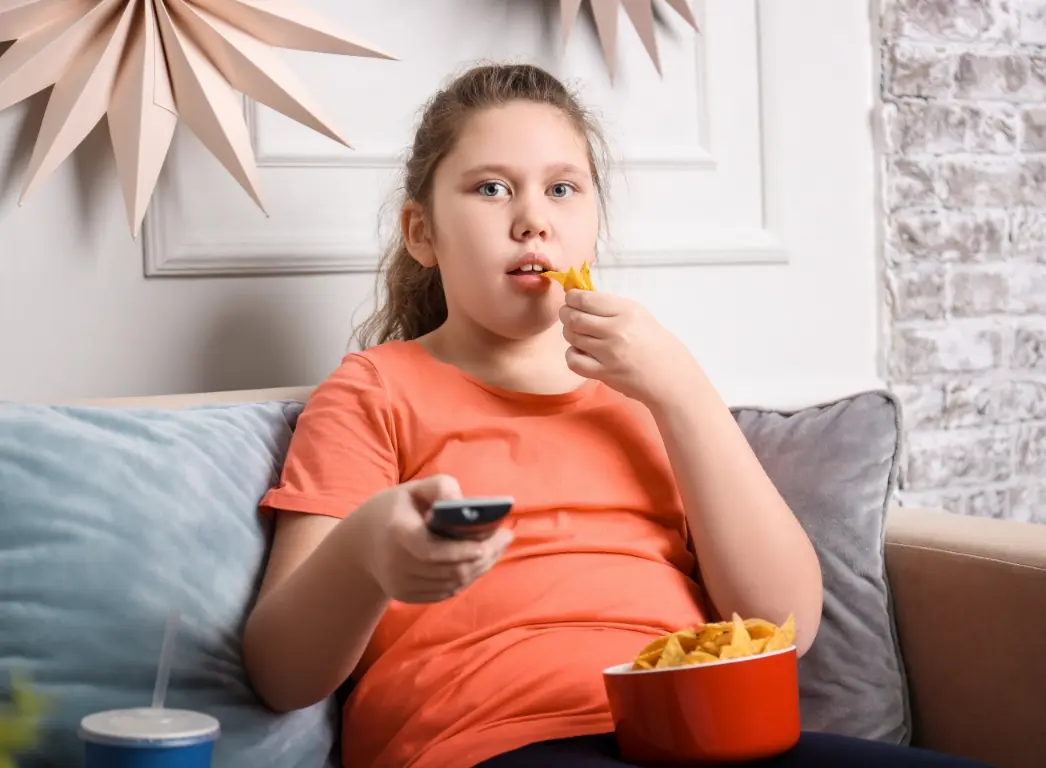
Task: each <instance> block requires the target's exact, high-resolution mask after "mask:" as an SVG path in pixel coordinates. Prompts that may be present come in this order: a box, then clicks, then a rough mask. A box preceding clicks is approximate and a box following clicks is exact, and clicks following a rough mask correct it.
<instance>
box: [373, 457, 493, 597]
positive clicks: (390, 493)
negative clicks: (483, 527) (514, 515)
mask: <svg viewBox="0 0 1046 768" xmlns="http://www.w3.org/2000/svg"><path fill="white" fill-rule="evenodd" d="M460 498H461V488H460V487H459V486H458V483H457V481H456V480H455V479H454V478H452V477H448V476H445V475H436V476H432V477H426V478H424V479H421V480H413V481H410V482H406V483H401V484H400V485H396V486H393V487H392V488H389V489H387V490H385V491H382V492H381V493H379V494H377V495H376V496H374V497H372V498H371V499H369V500H368V501H367V502H366V503H364V504H363V505H362V506H361V507H360V508H359V509H358V510H357V511H356V512H355V513H354V515H361V514H362V515H364V516H365V518H364V524H365V530H366V531H367V534H368V537H369V541H368V542H367V546H366V547H365V551H366V553H367V558H366V562H365V563H364V566H365V567H366V569H367V572H368V573H369V574H370V575H371V576H372V577H373V579H374V580H375V581H376V582H377V584H378V586H379V587H380V588H381V589H382V591H383V592H384V593H385V595H387V596H388V597H389V598H390V599H392V600H398V601H400V602H403V603H435V602H439V601H441V600H446V599H447V598H449V597H452V596H454V595H456V594H457V593H458V592H460V591H461V590H463V589H465V588H466V587H467V586H469V585H470V584H472V582H474V581H475V580H476V579H478V578H479V577H480V576H482V575H483V574H484V573H486V572H487V571H489V570H490V569H491V568H492V567H493V566H494V564H495V563H496V562H497V561H498V560H499V559H500V557H501V555H502V553H504V551H505V549H506V548H507V547H508V545H509V544H510V543H511V541H512V533H511V532H510V531H509V530H508V529H504V528H502V529H499V530H498V531H497V532H496V533H495V534H494V535H492V536H491V537H490V538H488V539H485V540H483V541H470V540H451V539H442V538H439V537H436V536H433V535H432V534H431V533H430V532H429V530H428V527H427V526H426V525H425V515H426V514H428V512H429V510H430V508H431V507H432V505H433V503H435V502H436V501H439V500H441V499H460Z"/></svg>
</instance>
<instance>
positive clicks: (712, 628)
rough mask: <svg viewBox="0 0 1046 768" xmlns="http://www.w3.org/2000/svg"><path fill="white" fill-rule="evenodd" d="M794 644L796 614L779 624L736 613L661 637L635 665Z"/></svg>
mask: <svg viewBox="0 0 1046 768" xmlns="http://www.w3.org/2000/svg"><path fill="white" fill-rule="evenodd" d="M794 644H795V617H794V616H791V615H789V617H788V619H787V620H786V621H785V623H784V624H782V625H781V626H780V627H778V626H777V625H776V624H772V623H770V622H769V621H766V620H764V619H747V620H742V619H741V617H740V616H738V615H737V614H736V613H735V614H734V616H733V620H732V621H719V622H715V623H713V624H705V625H704V626H702V627H699V628H694V629H683V630H680V631H679V632H673V633H672V634H670V635H666V636H664V637H659V638H658V639H657V640H655V641H654V642H652V643H650V645H648V646H647V647H646V648H644V649H643V650H642V651H641V652H640V654H639V655H638V656H636V658H635V661H633V662H632V669H633V670H641V669H663V668H665V667H683V666H687V665H690V664H710V663H712V662H716V661H725V660H726V659H740V658H744V657H746V656H758V655H759V654H763V653H771V652H772V651H783V650H784V649H785V648H788V647H790V646H792V645H794Z"/></svg>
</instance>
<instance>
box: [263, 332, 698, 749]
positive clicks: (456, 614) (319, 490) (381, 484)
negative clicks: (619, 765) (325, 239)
mask: <svg viewBox="0 0 1046 768" xmlns="http://www.w3.org/2000/svg"><path fill="white" fill-rule="evenodd" d="M438 473H446V474H449V475H452V476H454V477H456V478H457V480H458V482H459V483H460V484H461V489H462V491H463V492H464V493H465V495H466V496H502V495H509V496H513V497H515V500H516V503H515V506H514V508H513V510H512V512H511V514H510V516H509V517H508V518H507V520H506V523H505V524H506V525H508V526H510V527H511V528H512V529H513V531H514V533H515V540H514V541H513V543H512V545H511V546H510V547H509V549H508V550H507V552H506V553H505V555H504V557H503V558H502V560H501V561H500V562H499V563H498V564H497V565H496V566H495V567H494V568H493V569H491V570H490V571H489V572H488V573H486V574H485V575H484V576H482V577H481V578H480V579H478V580H477V581H476V582H475V583H473V584H472V585H471V586H470V587H469V588H468V589H466V590H464V591H463V592H461V593H460V594H459V595H457V596H455V597H453V598H451V599H449V600H447V601H445V602H442V603H436V604H431V605H423V606H419V605H406V604H402V603H393V604H392V605H391V606H390V607H389V609H388V611H387V612H386V614H385V616H384V617H383V619H382V620H381V622H380V624H379V626H378V629H377V631H376V632H375V634H374V637H373V639H372V640H371V642H370V645H369V647H368V649H367V651H366V653H365V654H364V656H363V658H362V660H361V662H360V664H359V667H358V668H357V670H356V672H355V673H354V678H356V679H357V681H358V683H357V686H356V688H355V690H354V691H353V693H352V694H351V696H350V698H349V700H348V701H347V702H346V705H345V708H344V711H343V732H342V733H343V748H342V756H343V761H344V763H345V765H346V766H370V767H371V768H404V767H405V766H410V767H411V768H453V767H454V766H471V765H474V764H475V763H477V762H480V761H482V760H485V759H487V758H489V757H493V756H494V755H498V754H501V753H503V752H508V751H510V750H513V749H516V748H518V747H521V746H524V745H526V744H530V743H533V742H537V741H544V740H546V739H557V738H566V737H571V736H579V735H584V734H594V733H607V732H610V731H612V730H613V722H612V720H611V717H610V713H609V709H608V705H607V700H606V693H605V690H604V688H603V680H602V676H601V671H602V670H603V669H604V668H606V667H608V666H611V665H614V664H620V663H623V662H626V661H629V660H630V659H631V658H632V657H633V656H634V655H635V654H636V653H637V652H638V651H639V650H640V649H641V648H642V647H643V646H644V645H646V643H648V642H649V641H650V640H652V639H653V638H655V637H658V636H660V635H662V634H663V633H665V632H668V631H673V630H676V629H679V628H681V627H684V626H687V625H692V624H694V623H699V622H701V621H702V620H703V611H702V605H703V593H702V591H701V589H700V587H699V586H698V584H697V583H696V582H695V581H694V579H693V578H692V574H693V573H694V571H695V568H694V565H695V563H694V557H693V555H692V554H691V552H690V551H689V549H688V546H687V528H686V522H685V517H684V514H683V508H682V503H681V501H680V498H679V494H678V491H677V488H676V484H675V481H674V479H673V475H672V472H671V468H670V466H669V462H668V457H667V455H666V453H665V449H664V446H663V444H662V442H661V438H660V436H659V434H658V432H657V429H656V427H655V425H654V423H653V419H652V418H651V416H650V415H649V413H648V412H647V411H646V409H645V408H643V406H641V405H640V404H638V403H636V402H635V401H633V400H630V399H628V398H626V397H624V396H622V395H620V394H618V393H617V392H615V391H614V390H612V389H610V388H609V387H606V386H604V385H602V384H600V383H597V382H594V381H589V382H586V383H585V384H583V385H582V386H581V387H580V388H579V389H577V390H576V391H574V392H571V393H568V394H563V395H534V394H525V393H520V392H512V391H508V390H503V389H498V388H496V387H491V386H488V385H486V384H484V383H482V382H480V381H478V380H476V379H475V378H473V377H470V376H468V375H466V374H465V373H463V372H461V371H460V370H458V369H457V368H455V367H453V366H451V365H448V364H446V363H442V362H440V361H438V360H436V359H435V358H433V357H432V356H431V355H430V354H429V353H428V352H427V351H426V350H425V349H424V348H423V347H422V346H421V345H420V344H418V343H417V342H390V343H387V344H383V345H381V346H378V347H374V348H371V349H369V350H366V351H364V352H362V353H354V354H350V355H348V356H347V357H346V358H345V359H344V361H343V362H342V364H341V366H340V367H339V368H338V369H337V370H336V371H335V372H334V373H333V374H331V376H330V377H329V378H327V379H326V380H325V381H324V382H323V383H322V384H321V385H320V386H319V387H318V388H317V389H316V391H315V392H314V393H313V395H312V397H311V398H310V399H309V402H308V404H307V405H306V407H305V410H304V411H303V413H302V414H301V417H300V418H299V421H298V425H297V428H296V430H295V433H294V437H293V440H292V442H291V446H290V451H289V454H288V456H287V461H286V465H285V467H284V470H283V477H282V479H281V482H280V485H279V486H278V487H276V488H274V489H272V490H271V491H270V492H269V493H268V494H267V495H266V496H265V498H264V499H263V500H262V505H263V506H264V507H268V508H273V509H283V510H292V511H298V512H311V513H316V514H321V515H330V516H333V517H344V516H345V515H348V514H350V513H351V512H352V511H353V510H354V509H355V508H356V507H357V506H359V505H360V504H361V503H362V502H364V501H365V500H366V499H368V498H369V497H371V496H373V495H374V494H375V493H377V492H378V491H380V490H382V489H384V488H387V487H388V486H390V485H393V484H395V483H397V482H401V481H406V480H410V479H413V478H418V477H425V476H428V475H433V474H438Z"/></svg>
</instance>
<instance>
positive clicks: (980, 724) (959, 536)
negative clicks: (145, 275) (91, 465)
mask: <svg viewBox="0 0 1046 768" xmlns="http://www.w3.org/2000/svg"><path fill="white" fill-rule="evenodd" d="M309 391H310V390H309V389H308V388H295V389H279V390H261V391H251V392H226V393H211V394H197V395H179V396H171V397H151V398H130V399H117V400H101V401H98V400H95V401H87V402H78V403H73V404H71V405H73V406H82V405H89V406H101V407H105V408H112V409H117V410H122V409H126V408H148V409H189V408H198V407H203V406H220V405H223V404H239V403H259V402H269V401H274V402H297V403H300V402H302V401H304V400H305V399H306V398H307V396H308V393H309ZM0 459H2V456H0ZM0 491H2V486H0ZM2 512H3V507H2V499H0V513H2ZM886 521H887V522H886V534H885V560H886V571H887V575H888V580H889V586H890V593H891V601H892V612H893V616H892V620H893V622H894V624H895V632H896V637H897V640H898V642H899V645H900V649H901V655H902V658H903V661H904V671H905V672H906V676H907V695H908V700H909V702H910V711H909V714H910V723H911V727H910V734H909V738H910V741H911V743H912V744H914V745H917V746H923V747H928V748H931V749H935V750H939V751H942V752H946V753H952V754H956V755H966V756H970V757H974V758H978V759H981V760H983V761H986V762H988V763H989V764H991V765H996V766H999V767H1000V768H1023V767H1024V766H1027V767H1028V768H1031V767H1032V766H1043V765H1046V727H1044V724H1046V696H1044V695H1043V692H1044V691H1046V662H1044V660H1043V656H1042V653H1043V651H1042V648H1043V640H1044V638H1046V526H1035V525H1031V524H1020V523H1013V522H1004V521H999V520H993V519H983V518H972V517H960V516H955V515H952V514H949V513H946V512H942V511H933V510H918V509H906V508H902V507H897V506H891V507H890V511H889V514H888V515H887V517H886ZM0 522H2V520H0ZM0 544H2V543H0ZM2 555H3V552H2V545H0V557H2ZM0 566H2V562H0ZM3 591H4V587H3V584H0V603H2V602H3V601H2V598H3V597H4V595H3ZM0 610H2V605H0ZM0 621H2V615H0ZM0 630H2V628H0ZM2 651H3V635H2V631H0V660H2V656H3V654H2ZM142 675H143V676H144V675H145V672H144V671H143V672H142ZM146 682H147V681H146ZM241 683H242V681H241ZM0 690H2V689H0ZM332 713H333V707H332V708H331V709H330V710H327V712H326V713H325V715H324V716H325V717H327V716H332ZM335 763H336V761H335V762H332V763H331V764H332V765H333V764H335ZM46 764H47V763H46V762H39V763H37V762H31V763H29V765H34V766H35V765H41V766H42V765H46Z"/></svg>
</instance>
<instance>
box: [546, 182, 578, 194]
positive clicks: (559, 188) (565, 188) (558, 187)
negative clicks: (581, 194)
mask: <svg viewBox="0 0 1046 768" xmlns="http://www.w3.org/2000/svg"><path fill="white" fill-rule="evenodd" d="M548 191H549V192H551V193H552V197H570V196H571V195H572V194H574V188H573V187H572V186H571V185H569V184H565V183H559V184H553V185H552V186H551V187H549V188H548Z"/></svg>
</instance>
